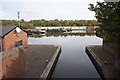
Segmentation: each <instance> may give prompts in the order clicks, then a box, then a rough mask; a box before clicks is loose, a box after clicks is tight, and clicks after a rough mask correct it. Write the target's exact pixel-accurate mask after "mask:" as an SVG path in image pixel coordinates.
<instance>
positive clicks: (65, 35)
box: [29, 33, 95, 38]
mask: <svg viewBox="0 0 120 80" xmlns="http://www.w3.org/2000/svg"><path fill="white" fill-rule="evenodd" d="M86 35H88V36H95V34H94V33H49V34H45V35H40V34H33V35H29V37H34V38H41V37H51V36H53V37H67V36H86Z"/></svg>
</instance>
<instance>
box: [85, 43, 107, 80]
mask: <svg viewBox="0 0 120 80" xmlns="http://www.w3.org/2000/svg"><path fill="white" fill-rule="evenodd" d="M94 46H98V45H91V46H86V47H85V48H86V49H85V50H86V53H87V55H88V56H89V58H90V59H91V61H92V63H93V65H94V66H95V68H96V70H97V71H98V73H99V75H100V76H101V78H102V79H103V80H104V79H105V75H104V73H103V69H102V67H101V66H102V64H101V63H100V61H101V60H100V59H99V58H98V57H97V56H96V55H95V53H94V52H93V51H92V50H91V49H90V47H94Z"/></svg>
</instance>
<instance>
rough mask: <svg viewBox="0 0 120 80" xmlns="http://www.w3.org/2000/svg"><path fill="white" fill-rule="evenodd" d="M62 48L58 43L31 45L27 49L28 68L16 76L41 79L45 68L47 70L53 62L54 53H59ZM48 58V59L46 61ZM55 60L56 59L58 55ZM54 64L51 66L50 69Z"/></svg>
mask: <svg viewBox="0 0 120 80" xmlns="http://www.w3.org/2000/svg"><path fill="white" fill-rule="evenodd" d="M60 49H61V47H60V46H56V45H29V46H28V48H27V49H26V68H25V70H24V72H22V73H21V74H20V75H18V76H17V77H16V78H36V79H39V78H40V77H41V75H42V74H43V72H44V70H46V67H47V66H48V64H49V63H50V62H51V59H52V58H53V55H54V54H57V55H58V54H59V52H60ZM56 51H57V52H56ZM46 60H48V61H47V62H46ZM54 60H56V57H55V59H54ZM53 62H54V61H53ZM52 66H53V65H52ZM52 66H51V67H49V71H50V69H51V68H52ZM45 75H46V74H45Z"/></svg>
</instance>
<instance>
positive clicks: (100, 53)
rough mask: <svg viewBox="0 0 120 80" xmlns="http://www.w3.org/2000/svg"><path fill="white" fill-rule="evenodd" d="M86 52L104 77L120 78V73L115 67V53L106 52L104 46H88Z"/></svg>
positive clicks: (110, 79) (106, 79)
mask: <svg viewBox="0 0 120 80" xmlns="http://www.w3.org/2000/svg"><path fill="white" fill-rule="evenodd" d="M86 53H87V54H88V56H89V57H90V59H91V61H92V62H93V64H94V66H95V67H96V69H97V71H98V72H99V74H100V76H101V77H102V79H105V80H108V79H109V80H113V79H117V80H119V79H120V77H119V76H120V73H119V72H118V71H117V70H116V69H115V55H113V54H110V53H108V52H106V51H105V50H104V49H103V48H102V46H87V47H86Z"/></svg>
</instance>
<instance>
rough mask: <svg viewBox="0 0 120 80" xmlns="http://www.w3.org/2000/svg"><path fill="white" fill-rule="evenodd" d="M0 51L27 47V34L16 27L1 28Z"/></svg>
mask: <svg viewBox="0 0 120 80" xmlns="http://www.w3.org/2000/svg"><path fill="white" fill-rule="evenodd" d="M0 45H1V46H0V48H1V51H6V50H9V49H11V48H14V47H17V46H23V47H24V48H25V47H27V33H25V32H24V31H22V30H21V29H20V28H18V27H2V35H0Z"/></svg>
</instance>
